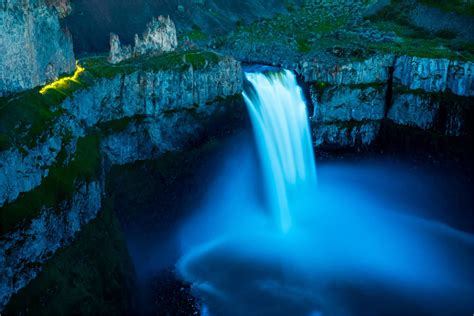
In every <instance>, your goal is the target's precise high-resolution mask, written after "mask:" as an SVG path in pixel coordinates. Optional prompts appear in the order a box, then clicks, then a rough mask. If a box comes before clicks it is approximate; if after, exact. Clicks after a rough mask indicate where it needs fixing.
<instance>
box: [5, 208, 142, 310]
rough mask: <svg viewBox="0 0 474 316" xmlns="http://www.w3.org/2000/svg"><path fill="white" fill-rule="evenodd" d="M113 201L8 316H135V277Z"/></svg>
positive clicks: (14, 299)
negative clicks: (132, 315) (133, 315)
mask: <svg viewBox="0 0 474 316" xmlns="http://www.w3.org/2000/svg"><path fill="white" fill-rule="evenodd" d="M112 209H113V205H112V204H111V203H110V201H106V203H104V208H103V210H102V211H101V212H100V213H99V215H98V216H97V218H96V219H94V220H92V221H91V222H90V223H89V224H87V225H85V226H84V227H83V228H82V230H81V231H80V232H79V233H78V234H77V236H76V240H75V241H74V242H73V243H72V244H71V245H70V246H68V247H65V248H63V249H60V250H58V252H57V253H56V254H55V255H54V256H53V257H52V258H51V259H50V260H48V261H47V262H46V263H45V264H44V265H43V268H42V271H41V272H40V273H39V274H38V276H37V277H36V278H35V279H34V280H33V281H31V283H30V284H28V285H27V286H26V287H24V288H23V289H21V290H20V291H19V292H18V293H17V294H15V295H14V296H13V297H12V298H11V300H10V302H9V303H8V305H7V306H6V309H5V314H6V315H131V314H133V311H134V310H135V307H136V302H135V298H134V293H135V292H136V288H135V272H134V268H133V265H132V262H131V258H130V256H129V254H128V251H127V247H126V243H125V240H124V237H123V234H122V231H121V228H120V224H119V222H118V220H117V218H116V216H115V214H114V212H113V210H112Z"/></svg>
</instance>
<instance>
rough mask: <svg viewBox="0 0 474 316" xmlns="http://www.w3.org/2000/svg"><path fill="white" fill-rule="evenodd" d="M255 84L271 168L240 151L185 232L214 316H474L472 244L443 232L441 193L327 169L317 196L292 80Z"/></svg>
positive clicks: (197, 280)
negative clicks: (438, 215)
mask: <svg viewBox="0 0 474 316" xmlns="http://www.w3.org/2000/svg"><path fill="white" fill-rule="evenodd" d="M246 76H247V79H248V80H249V81H250V83H251V84H252V85H251V86H250V88H247V89H246V101H247V104H248V107H249V112H250V113H251V117H252V120H253V125H254V132H255V136H256V139H257V147H258V150H259V156H260V162H261V163H260V165H261V168H259V167H258V166H259V165H258V164H257V163H256V161H255V156H254V155H253V154H252V150H251V148H252V147H251V146H246V145H242V146H240V148H239V152H237V153H235V152H234V153H232V155H231V159H229V160H228V161H227V164H226V166H225V167H224V168H223V170H222V172H221V173H220V176H219V177H218V179H217V180H216V183H215V184H214V185H213V186H212V188H211V189H210V192H209V198H208V200H207V201H206V202H205V203H204V204H203V206H202V207H201V208H200V209H198V210H197V212H196V214H195V215H194V216H193V217H192V218H190V219H189V221H188V222H187V223H186V224H185V225H183V229H182V231H181V237H180V243H181V250H182V258H181V259H180V261H179V262H178V264H177V267H178V271H179V272H180V274H181V276H182V277H183V278H184V279H186V280H187V281H189V282H190V283H192V284H193V290H194V291H195V294H196V295H197V296H199V297H200V298H201V299H202V302H203V305H205V307H204V308H203V311H204V312H205V314H206V315H212V316H219V315H226V316H233V315H236V316H237V315H246V316H249V315H255V316H257V315H295V316H296V315H311V316H313V315H464V314H467V315H470V314H472V311H474V299H473V298H474V268H473V267H474V250H473V249H474V237H473V235H472V234H470V233H468V232H465V231H461V230H457V229H454V228H452V227H451V226H449V225H447V224H445V223H442V222H438V221H435V220H433V217H434V216H435V215H436V214H435V212H432V210H435V209H437V210H438V209H439V208H440V205H441V204H440V203H437V199H438V197H436V198H434V197H433V194H436V193H439V192H438V191H436V190H437V186H438V187H439V185H437V183H436V181H432V180H431V178H429V177H426V178H423V177H421V178H417V179H415V178H413V177H412V176H411V175H410V171H409V168H395V167H393V166H388V167H387V166H386V165H384V164H383V163H380V162H379V163H374V162H371V163H368V164H358V165H357V166H352V165H346V164H329V165H328V164H326V165H322V166H319V167H318V183H317V185H315V184H316V173H315V163H314V157H313V156H312V155H313V154H312V151H311V148H310V147H308V146H310V143H309V127H308V121H307V115H306V110H305V109H304V108H302V107H304V101H303V98H302V95H301V90H300V89H299V88H298V87H297V84H296V81H295V78H294V75H293V74H291V73H290V72H288V71H283V72H279V73H278V74H273V75H269V74H265V75H263V74H259V73H250V74H246ZM252 87H253V88H252ZM252 89H253V90H252ZM273 111H274V112H275V113H270V112H273ZM261 169H263V170H261ZM260 172H263V176H262V177H261V176H260V175H259V174H260ZM274 173H275V174H274ZM272 181H274V182H275V183H273V182H272ZM420 184H421V185H420ZM261 185H263V186H265V190H264V192H265V193H266V194H265V195H264V196H265V198H264V199H262V197H261V194H259V193H260V191H261V190H259V186H261ZM420 187H422V188H423V190H420V189H419V188H420ZM424 190H426V192H425V193H426V194H424ZM413 192H419V194H416V197H415V198H413V194H412V193H413ZM280 194H282V196H279V195H280ZM268 199H270V200H273V199H275V200H274V201H270V203H268V202H267V200H268ZM439 199H440V200H441V199H442V198H439ZM442 211H443V210H442ZM449 212H450V210H449V209H446V210H445V211H444V212H443V213H444V214H446V213H449ZM275 223H277V224H278V226H277V227H279V228H280V229H275V226H276V225H275ZM290 228H291V229H290Z"/></svg>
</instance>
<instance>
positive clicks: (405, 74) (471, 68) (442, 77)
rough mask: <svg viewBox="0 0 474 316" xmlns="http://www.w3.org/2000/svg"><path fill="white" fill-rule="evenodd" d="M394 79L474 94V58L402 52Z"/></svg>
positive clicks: (414, 86)
mask: <svg viewBox="0 0 474 316" xmlns="http://www.w3.org/2000/svg"><path fill="white" fill-rule="evenodd" d="M393 79H394V82H395V83H400V84H402V85H404V86H406V87H408V88H409V89H412V90H417V89H421V90H424V91H427V92H445V91H447V90H449V91H450V92H452V93H454V94H456V95H460V96H474V63H473V62H461V61H451V60H449V59H445V58H420V57H411V56H401V57H399V58H397V59H396V61H395V71H394V73H393Z"/></svg>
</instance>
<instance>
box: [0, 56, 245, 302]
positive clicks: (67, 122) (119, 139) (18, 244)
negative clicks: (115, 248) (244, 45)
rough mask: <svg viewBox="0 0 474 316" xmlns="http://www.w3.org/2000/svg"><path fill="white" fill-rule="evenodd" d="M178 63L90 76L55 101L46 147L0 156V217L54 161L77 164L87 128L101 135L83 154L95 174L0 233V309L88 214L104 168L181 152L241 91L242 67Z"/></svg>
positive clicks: (96, 205) (96, 204)
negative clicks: (96, 161) (96, 168)
mask: <svg viewBox="0 0 474 316" xmlns="http://www.w3.org/2000/svg"><path fill="white" fill-rule="evenodd" d="M184 65H185V66H186V67H185V68H183V67H177V68H175V69H174V70H173V69H169V68H166V69H163V70H137V71H135V72H131V73H126V74H117V75H116V76H113V77H111V78H101V79H97V80H96V81H95V82H94V84H93V85H92V86H90V87H89V88H87V89H79V90H77V91H76V92H75V93H73V94H72V95H71V96H70V97H68V98H66V99H65V100H64V101H62V103H61V104H60V105H59V107H61V108H62V110H63V112H64V113H63V114H62V115H61V116H60V117H59V118H58V119H57V120H56V121H55V122H53V123H52V124H53V125H54V126H53V127H52V128H51V129H50V130H48V132H47V135H50V137H49V138H47V140H46V141H45V142H40V143H39V144H38V145H37V146H36V147H34V148H32V149H29V150H28V154H27V155H26V156H23V155H22V152H24V150H22V151H20V149H21V147H12V148H10V149H9V150H7V151H4V152H2V153H0V156H1V157H2V158H3V159H2V164H1V165H0V175H1V178H0V183H1V186H0V190H1V191H0V192H1V194H0V197H1V202H2V204H3V208H2V209H0V212H5V210H6V208H8V207H9V206H11V205H14V203H18V202H22V200H23V199H26V198H28V197H27V196H26V195H20V196H18V195H19V193H21V192H27V191H31V190H34V189H38V188H42V186H43V185H45V183H46V182H45V181H47V179H48V177H49V176H50V172H51V169H52V168H53V165H56V168H57V164H58V163H59V160H60V158H59V157H58V156H61V159H63V161H62V162H61V163H62V164H64V165H65V168H67V166H68V165H70V164H71V163H74V162H77V161H78V160H80V161H79V162H81V161H82V160H84V159H85V157H82V158H76V156H77V154H78V151H79V149H78V147H77V146H78V145H76V144H78V143H79V140H80V139H83V138H84V137H90V136H87V135H88V133H89V131H96V132H97V130H100V131H101V132H100V135H101V136H100V146H98V149H97V150H98V151H99V153H94V152H93V151H94V150H95V149H94V148H88V149H87V150H88V151H89V150H90V151H91V152H88V151H87V152H86V155H87V156H88V155H95V154H97V155H98V156H100V157H101V165H102V166H101V168H100V172H99V173H98V174H96V175H94V176H92V177H91V175H90V174H89V175H88V176H87V177H85V178H84V179H82V180H80V181H76V183H75V184H74V187H75V188H76V189H75V193H74V194H73V195H72V196H71V197H70V198H66V199H65V200H64V201H63V202H61V203H60V204H59V205H56V206H55V207H54V209H52V208H51V207H45V208H42V209H40V210H34V209H32V210H31V212H30V210H28V213H29V214H31V213H33V214H35V213H36V212H37V215H35V216H33V217H31V216H30V218H27V219H25V220H22V221H20V222H18V224H17V225H15V226H14V227H13V226H12V227H11V228H12V229H8V230H2V231H0V271H1V272H0V273H1V274H0V310H1V309H2V308H3V306H4V305H5V304H6V303H7V302H8V299H9V298H10V297H11V295H12V294H14V293H15V292H17V291H18V290H19V289H20V288H22V287H23V286H25V285H26V284H27V283H28V282H29V281H30V280H31V279H32V278H34V277H35V276H36V275H37V273H38V271H40V269H41V265H42V263H43V262H44V261H45V260H47V259H48V258H50V257H51V256H52V255H53V254H54V253H55V251H56V250H57V249H59V248H60V247H63V246H66V245H68V243H69V242H70V241H71V240H72V239H73V237H74V234H75V232H77V231H78V230H80V228H81V226H82V225H83V224H84V223H86V222H88V221H89V220H91V219H92V218H94V217H95V215H96V214H97V212H98V210H99V209H100V205H101V202H100V197H101V196H102V194H103V187H104V184H103V179H104V172H105V171H104V170H106V169H107V167H108V166H110V165H113V164H125V163H130V162H134V161H137V160H144V159H152V158H156V157H159V156H160V155H161V154H163V153H165V152H167V151H173V150H180V149H184V148H185V147H186V146H187V145H188V144H189V143H190V142H192V141H194V140H196V139H197V138H198V137H200V136H201V134H202V131H203V130H204V128H205V125H206V124H211V121H212V120H213V118H214V116H215V115H220V113H221V112H222V111H224V112H225V111H226V110H229V109H226V107H225V105H223V103H222V101H221V100H223V99H225V98H226V97H232V96H234V95H239V94H240V93H241V91H242V84H243V76H242V69H241V66H240V63H239V62H237V61H235V60H234V59H232V58H227V57H223V56H219V59H218V60H216V61H215V62H206V64H205V65H204V66H202V67H201V68H199V69H198V68H195V67H193V66H192V65H191V64H184ZM184 65H183V66H184ZM86 73H87V69H86ZM117 126H119V127H117ZM122 126H123V127H122ZM66 131H67V133H66ZM60 152H61V154H60ZM82 153H83V154H84V149H82ZM64 154H65V156H66V158H64ZM4 161H5V162H6V163H5V164H4ZM75 168H76V167H74V168H73V171H74V170H75ZM89 173H90V172H89ZM28 193H29V192H28ZM27 204H28V203H27ZM0 215H1V216H4V215H3V214H1V213H0ZM2 218H3V217H2ZM0 227H2V228H4V227H5V223H2V225H0ZM4 229H5V228H4Z"/></svg>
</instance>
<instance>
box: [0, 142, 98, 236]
mask: <svg viewBox="0 0 474 316" xmlns="http://www.w3.org/2000/svg"><path fill="white" fill-rule="evenodd" d="M62 151H64V149H63V150H62ZM64 156H65V154H64V153H61V152H60V153H59V157H60V158H61V157H63V158H64ZM100 159H101V158H100V152H99V136H98V135H90V136H86V137H84V138H81V139H79V140H78V142H77V147H76V153H75V155H74V157H73V158H72V159H71V161H70V162H69V163H68V164H67V165H66V166H64V161H63V160H62V159H59V160H58V161H57V163H56V164H55V165H54V166H52V167H51V168H50V170H49V174H48V176H47V177H45V178H44V179H43V181H42V183H41V184H40V185H39V186H38V187H36V188H35V189H33V190H31V191H29V192H25V193H22V194H20V196H19V197H18V198H17V199H16V200H15V201H13V202H11V203H9V204H6V205H5V206H4V207H2V208H1V209H0V233H1V234H3V233H5V232H9V231H12V230H14V229H15V228H16V227H17V226H18V225H20V224H21V223H23V222H25V221H29V220H31V219H33V218H35V217H37V216H38V215H39V214H40V212H41V210H42V209H43V208H58V206H59V205H60V203H61V202H63V201H65V200H67V199H69V198H70V197H72V195H73V193H74V191H75V185H76V183H77V181H80V180H82V181H91V180H92V179H95V178H96V177H97V176H98V174H99V171H100Z"/></svg>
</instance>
